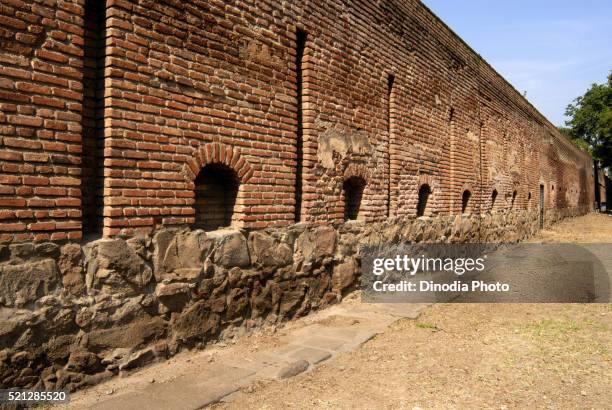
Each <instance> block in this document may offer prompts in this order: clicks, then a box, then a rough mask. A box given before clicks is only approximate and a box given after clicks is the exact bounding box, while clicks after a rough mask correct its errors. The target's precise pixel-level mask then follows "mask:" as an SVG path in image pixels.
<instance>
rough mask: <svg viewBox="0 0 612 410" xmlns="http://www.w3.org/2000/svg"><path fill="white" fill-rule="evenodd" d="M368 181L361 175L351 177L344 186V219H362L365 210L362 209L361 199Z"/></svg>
mask: <svg viewBox="0 0 612 410" xmlns="http://www.w3.org/2000/svg"><path fill="white" fill-rule="evenodd" d="M365 185H366V182H365V180H364V179H363V178H361V177H350V178H348V179H347V180H346V181H344V184H343V186H342V193H343V195H344V220H345V221H351V220H362V219H363V211H362V209H361V199H362V198H363V191H364V189H365Z"/></svg>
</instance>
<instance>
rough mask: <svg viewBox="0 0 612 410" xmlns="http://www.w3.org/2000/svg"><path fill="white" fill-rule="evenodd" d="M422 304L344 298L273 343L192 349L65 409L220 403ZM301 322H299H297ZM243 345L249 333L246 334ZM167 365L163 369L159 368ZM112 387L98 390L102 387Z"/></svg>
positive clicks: (305, 368) (305, 366)
mask: <svg viewBox="0 0 612 410" xmlns="http://www.w3.org/2000/svg"><path fill="white" fill-rule="evenodd" d="M426 306H427V305H425V304H389V305H377V304H366V303H360V302H359V301H358V300H355V299H353V300H352V301H345V302H342V303H340V304H338V305H335V306H332V307H330V308H328V309H325V310H322V311H319V312H317V313H315V314H312V315H309V316H307V317H304V318H302V319H299V320H297V321H294V322H292V323H291V324H289V325H288V326H287V328H286V330H285V329H283V330H281V331H279V336H278V340H277V343H276V345H275V346H274V347H266V346H262V348H259V349H249V352H248V353H246V354H244V353H240V352H235V351H234V350H236V347H234V346H231V347H228V348H227V349H223V350H221V351H219V352H216V351H215V352H213V353H211V350H214V349H213V348H211V349H205V350H204V351H202V352H195V353H194V355H193V356H192V358H190V359H188V360H187V363H186V364H185V363H184V364H183V367H182V368H183V371H182V372H181V373H180V374H176V375H172V377H174V376H176V377H174V378H170V379H168V380H162V381H155V382H151V383H143V382H142V380H140V381H139V382H136V381H133V380H132V379H138V378H139V377H140V379H142V377H143V376H142V374H143V373H146V374H161V373H159V372H166V371H168V370H170V371H171V372H172V361H173V360H180V359H179V358H178V357H175V358H172V359H170V360H169V361H167V362H164V363H159V364H155V365H153V366H151V367H149V368H148V369H143V370H142V371H141V372H135V373H133V374H130V375H127V376H125V377H123V378H121V379H115V380H114V381H113V380H111V381H109V382H106V383H102V384H101V385H98V386H95V387H94V388H93V389H92V390H95V391H96V392H97V395H96V394H95V393H94V392H92V391H91V390H90V391H87V390H86V391H82V392H78V393H76V394H74V395H73V397H72V401H71V403H68V404H66V405H63V406H60V408H70V409H77V408H78V409H83V408H88V409H96V410H107V409H108V410H123V409H134V408H146V409H152V410H155V409H160V410H161V409H164V410H167V409H171V410H174V409H176V410H179V409H180V410H188V409H199V408H202V407H205V406H208V405H210V404H213V403H216V402H219V401H231V400H232V398H233V397H236V395H239V394H240V392H239V390H240V389H241V388H243V387H245V386H247V385H249V384H250V383H253V382H255V381H257V380H266V379H268V380H280V379H284V378H289V377H293V376H295V375H298V374H301V373H304V372H310V371H311V370H312V369H314V368H315V367H316V366H317V365H319V364H321V363H323V362H325V361H329V360H333V359H334V357H335V356H336V355H338V354H339V353H342V352H347V351H352V350H354V349H356V348H358V347H359V346H360V345H361V344H363V343H365V342H367V341H368V340H370V339H371V338H372V337H374V336H375V335H376V334H377V333H380V332H383V331H384V330H385V329H386V328H387V327H388V326H389V325H391V324H392V323H394V322H395V321H397V320H398V319H400V318H416V317H417V316H418V314H419V313H420V312H421V311H422V310H423V309H424V308H425V307H426ZM301 322H303V324H302V323H301ZM246 337H247V340H246V342H247V343H248V337H249V336H246ZM164 366H167V367H164ZM156 372H157V373H156ZM113 383H114V386H115V388H116V389H117V391H116V392H115V391H111V394H106V395H105V394H104V393H100V392H103V391H104V388H105V387H104V386H105V385H113Z"/></svg>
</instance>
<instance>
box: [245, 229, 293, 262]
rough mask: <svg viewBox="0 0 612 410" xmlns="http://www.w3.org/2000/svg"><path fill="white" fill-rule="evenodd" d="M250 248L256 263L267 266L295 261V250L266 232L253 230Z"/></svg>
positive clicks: (250, 236) (250, 237)
mask: <svg viewBox="0 0 612 410" xmlns="http://www.w3.org/2000/svg"><path fill="white" fill-rule="evenodd" d="M249 250H250V251H251V257H252V259H253V261H252V262H253V263H254V264H259V265H261V266H265V267H283V266H287V265H290V264H291V263H292V262H293V250H292V249H291V247H290V246H289V245H288V244H286V243H283V242H281V241H280V240H278V239H276V238H274V237H273V236H271V235H268V234H267V233H265V232H258V231H255V232H251V233H250V235H249Z"/></svg>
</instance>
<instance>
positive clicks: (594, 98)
mask: <svg viewBox="0 0 612 410" xmlns="http://www.w3.org/2000/svg"><path fill="white" fill-rule="evenodd" d="M565 115H567V116H568V117H570V120H569V121H566V123H565V125H567V126H569V127H570V128H569V130H568V132H569V135H570V137H571V138H572V139H580V140H582V141H584V142H585V143H586V145H587V146H588V148H589V152H591V154H592V155H593V158H594V159H595V160H596V161H599V162H600V165H601V166H602V167H604V168H605V167H609V166H611V165H612V73H610V75H608V81H607V83H604V84H593V85H591V88H589V89H588V90H587V92H586V93H585V94H584V95H583V96H582V97H578V98H576V99H575V100H574V102H573V103H572V104H569V105H568V106H567V109H566V110H565ZM565 130H566V129H564V130H561V132H565Z"/></svg>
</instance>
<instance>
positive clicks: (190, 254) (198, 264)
mask: <svg viewBox="0 0 612 410" xmlns="http://www.w3.org/2000/svg"><path fill="white" fill-rule="evenodd" d="M153 246H154V254H153V264H154V270H155V278H156V279H157V280H158V281H161V280H162V279H164V278H169V279H177V280H196V279H197V278H198V277H199V276H200V274H201V273H202V270H203V266H204V261H205V260H206V258H207V257H208V256H209V254H210V252H211V250H212V249H213V240H211V239H209V238H208V237H207V236H206V233H204V232H203V231H190V232H185V231H183V232H172V231H168V230H164V231H160V232H158V233H156V234H155V236H154V237H153Z"/></svg>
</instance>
